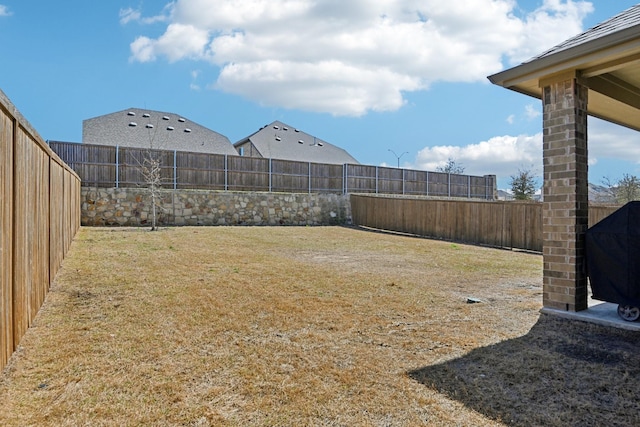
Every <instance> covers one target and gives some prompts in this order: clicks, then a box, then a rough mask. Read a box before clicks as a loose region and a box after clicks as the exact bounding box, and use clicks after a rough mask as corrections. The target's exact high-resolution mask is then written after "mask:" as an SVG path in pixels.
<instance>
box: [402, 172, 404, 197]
mask: <svg viewBox="0 0 640 427" xmlns="http://www.w3.org/2000/svg"><path fill="white" fill-rule="evenodd" d="M402 195H403V196H404V169H402Z"/></svg>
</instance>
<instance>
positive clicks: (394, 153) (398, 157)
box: [389, 148, 409, 168]
mask: <svg viewBox="0 0 640 427" xmlns="http://www.w3.org/2000/svg"><path fill="white" fill-rule="evenodd" d="M389 151H391V152H392V153H393V155H394V156H396V159H397V160H398V168H400V158H401V157H402V156H404V155H405V154H409V152H408V151H405V152H404V153H402V154H400V155H399V156H398V155H397V154H396V152H395V151H393V150H392V149H391V148H389Z"/></svg>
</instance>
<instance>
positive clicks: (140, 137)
mask: <svg viewBox="0 0 640 427" xmlns="http://www.w3.org/2000/svg"><path fill="white" fill-rule="evenodd" d="M82 142H83V143H85V144H100V145H111V146H114V145H119V146H123V147H137V148H156V149H162V150H178V151H190V152H199V153H215V154H229V155H237V154H238V153H237V151H236V150H235V149H234V148H233V145H232V144H231V141H229V138H227V137H226V136H224V135H222V134H220V133H218V132H214V131H212V130H210V129H208V128H206V127H204V126H201V125H199V124H198V123H195V122H193V121H191V120H189V119H187V118H185V117H184V116H181V115H178V114H175V113H169V112H162V111H154V110H147V109H141V108H129V109H126V110H122V111H118V112H115V113H110V114H106V115H103V116H98V117H94V118H91V119H87V120H83V122H82Z"/></svg>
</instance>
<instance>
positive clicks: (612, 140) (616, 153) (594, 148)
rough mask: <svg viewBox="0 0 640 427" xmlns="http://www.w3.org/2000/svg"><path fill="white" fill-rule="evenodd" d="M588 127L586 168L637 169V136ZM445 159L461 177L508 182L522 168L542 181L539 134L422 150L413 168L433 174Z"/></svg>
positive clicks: (592, 121)
mask: <svg viewBox="0 0 640 427" xmlns="http://www.w3.org/2000/svg"><path fill="white" fill-rule="evenodd" d="M588 126H589V135H588V151H589V166H595V165H596V164H598V163H599V161H600V160H603V159H609V160H624V161H633V162H635V163H636V164H639V165H640V132H636V131H633V130H631V129H627V128H624V127H622V126H618V125H615V124H613V123H609V122H606V121H603V120H599V119H596V118H593V117H589V123H588ZM449 159H453V160H455V162H456V163H457V164H460V165H462V166H464V167H465V173H468V174H471V175H485V174H495V175H497V176H498V178H499V179H500V178H508V177H509V176H511V175H513V174H515V173H516V172H517V171H518V169H519V168H523V167H524V168H528V169H531V170H533V171H534V172H535V173H536V175H538V176H539V177H542V172H543V167H542V133H537V134H535V135H520V136H510V135H505V136H496V137H493V138H490V139H489V140H487V141H482V142H479V143H474V144H469V145H466V146H448V145H446V146H445V145H443V146H435V147H425V148H423V149H422V150H420V151H419V152H418V155H417V157H416V161H415V164H414V165H413V167H415V168H416V169H423V170H436V169H437V168H438V167H442V166H444V165H446V163H447V161H448V160H449ZM616 173H618V171H616ZM613 175H615V173H614V174H613Z"/></svg>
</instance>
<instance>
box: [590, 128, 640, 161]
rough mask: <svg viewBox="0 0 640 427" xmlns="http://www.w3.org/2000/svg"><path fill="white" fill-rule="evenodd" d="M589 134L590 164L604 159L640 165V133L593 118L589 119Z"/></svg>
mask: <svg viewBox="0 0 640 427" xmlns="http://www.w3.org/2000/svg"><path fill="white" fill-rule="evenodd" d="M588 132H589V133H588V141H587V144H588V151H589V161H590V164H595V163H596V162H597V161H598V160H599V159H604V158H607V159H616V160H625V161H633V162H636V163H638V164H640V132H637V131H634V130H631V129H628V128H625V127H622V126H618V125H615V124H613V123H609V122H606V121H604V120H599V119H596V118H593V117H589V122H588Z"/></svg>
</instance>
